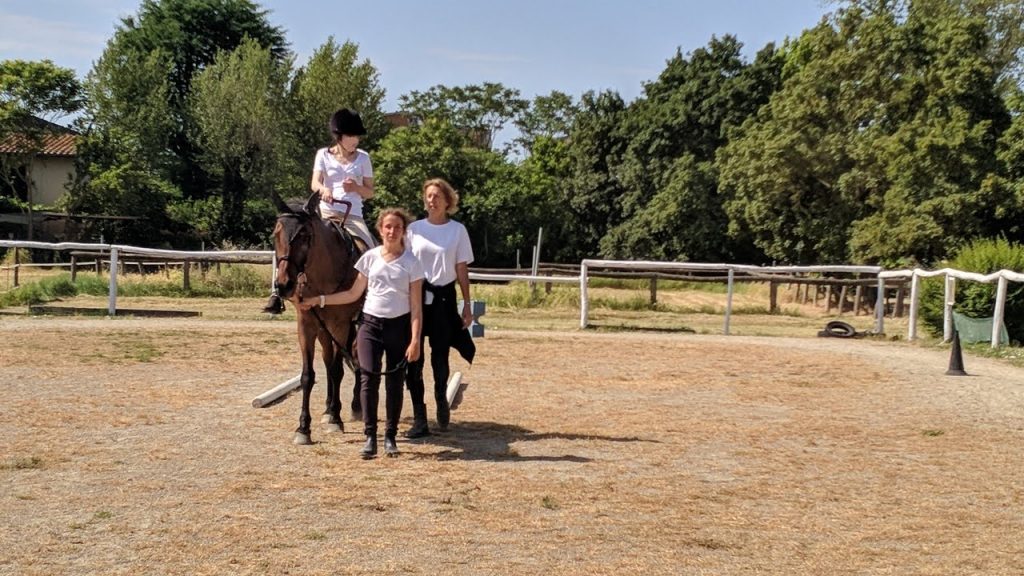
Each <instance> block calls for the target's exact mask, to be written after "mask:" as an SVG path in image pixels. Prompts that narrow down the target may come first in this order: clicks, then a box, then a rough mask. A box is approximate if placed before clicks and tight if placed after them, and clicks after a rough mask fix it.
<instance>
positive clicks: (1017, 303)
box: [921, 238, 1024, 342]
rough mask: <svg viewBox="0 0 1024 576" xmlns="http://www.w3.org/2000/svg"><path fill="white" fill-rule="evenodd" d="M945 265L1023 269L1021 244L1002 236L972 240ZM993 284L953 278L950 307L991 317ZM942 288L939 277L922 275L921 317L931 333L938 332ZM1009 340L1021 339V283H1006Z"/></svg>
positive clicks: (1005, 318)
mask: <svg viewBox="0 0 1024 576" xmlns="http://www.w3.org/2000/svg"><path fill="white" fill-rule="evenodd" d="M944 266H945V267H948V268H953V269H956V270H963V271H965V272H977V273H979V274H991V273H992V272H997V271H999V270H1003V269H1006V270H1013V271H1014V272H1024V246H1022V245H1020V244H1016V243H1013V242H1010V241H1008V240H1006V239H1005V238H996V239H984V240H975V241H974V242H972V243H971V244H969V245H967V246H964V247H963V248H962V249H960V250H959V251H958V252H957V253H956V256H955V257H954V258H953V259H952V260H950V261H949V262H948V263H946V264H945V265H944ZM995 295H996V283H995V282H992V283H989V284H983V283H981V282H974V281H972V280H957V284H956V298H955V300H956V304H955V305H954V306H953V308H954V310H956V311H957V312H960V313H961V314H965V315H967V316H971V317H973V318H991V317H992V314H993V313H994V312H995ZM944 299H945V287H944V283H943V278H942V277H938V276H937V277H935V278H926V279H924V281H923V282H922V285H921V317H922V318H923V319H924V322H925V325H926V327H927V328H928V329H929V330H930V331H931V332H932V333H933V334H941V333H942V312H943V300H944ZM1003 321H1004V322H1005V324H1006V331H1007V332H1008V333H1009V335H1010V340H1012V341H1015V342H1024V283H1020V282H1010V283H1009V285H1008V286H1007V291H1006V311H1005V312H1004V315H1003Z"/></svg>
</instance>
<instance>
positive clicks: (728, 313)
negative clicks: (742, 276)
mask: <svg viewBox="0 0 1024 576" xmlns="http://www.w3.org/2000/svg"><path fill="white" fill-rule="evenodd" d="M735 274H736V272H735V270H733V269H732V268H731V267H730V268H729V285H728V288H727V289H726V296H725V326H723V328H722V333H723V334H725V335H726V336H728V335H729V320H730V319H731V318H732V291H733V286H734V283H733V280H734V277H735Z"/></svg>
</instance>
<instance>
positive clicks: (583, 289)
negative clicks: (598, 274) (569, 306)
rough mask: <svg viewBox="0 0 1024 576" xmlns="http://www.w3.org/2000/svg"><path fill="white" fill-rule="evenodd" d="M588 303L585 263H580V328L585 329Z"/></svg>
mask: <svg viewBox="0 0 1024 576" xmlns="http://www.w3.org/2000/svg"><path fill="white" fill-rule="evenodd" d="M589 310H590V302H589V300H588V299H587V261H586V260H584V261H582V262H580V328H586V327H587V320H588V319H587V313H588V312H589Z"/></svg>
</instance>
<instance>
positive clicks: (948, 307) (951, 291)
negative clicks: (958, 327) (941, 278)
mask: <svg viewBox="0 0 1024 576" xmlns="http://www.w3.org/2000/svg"><path fill="white" fill-rule="evenodd" d="M955 298H956V278H955V277H953V276H951V275H949V274H946V293H945V300H943V305H942V341H943V342H949V341H951V340H952V339H953V300H954V299H955Z"/></svg>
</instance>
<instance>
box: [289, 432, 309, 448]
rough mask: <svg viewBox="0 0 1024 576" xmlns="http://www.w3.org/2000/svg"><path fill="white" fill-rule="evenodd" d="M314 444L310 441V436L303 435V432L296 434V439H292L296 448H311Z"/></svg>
mask: <svg viewBox="0 0 1024 576" xmlns="http://www.w3.org/2000/svg"><path fill="white" fill-rule="evenodd" d="M312 443H313V440H312V439H310V437H309V434H303V433H302V432H296V433H295V437H294V438H292V444H295V445H296V446H309V445H311V444H312Z"/></svg>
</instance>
